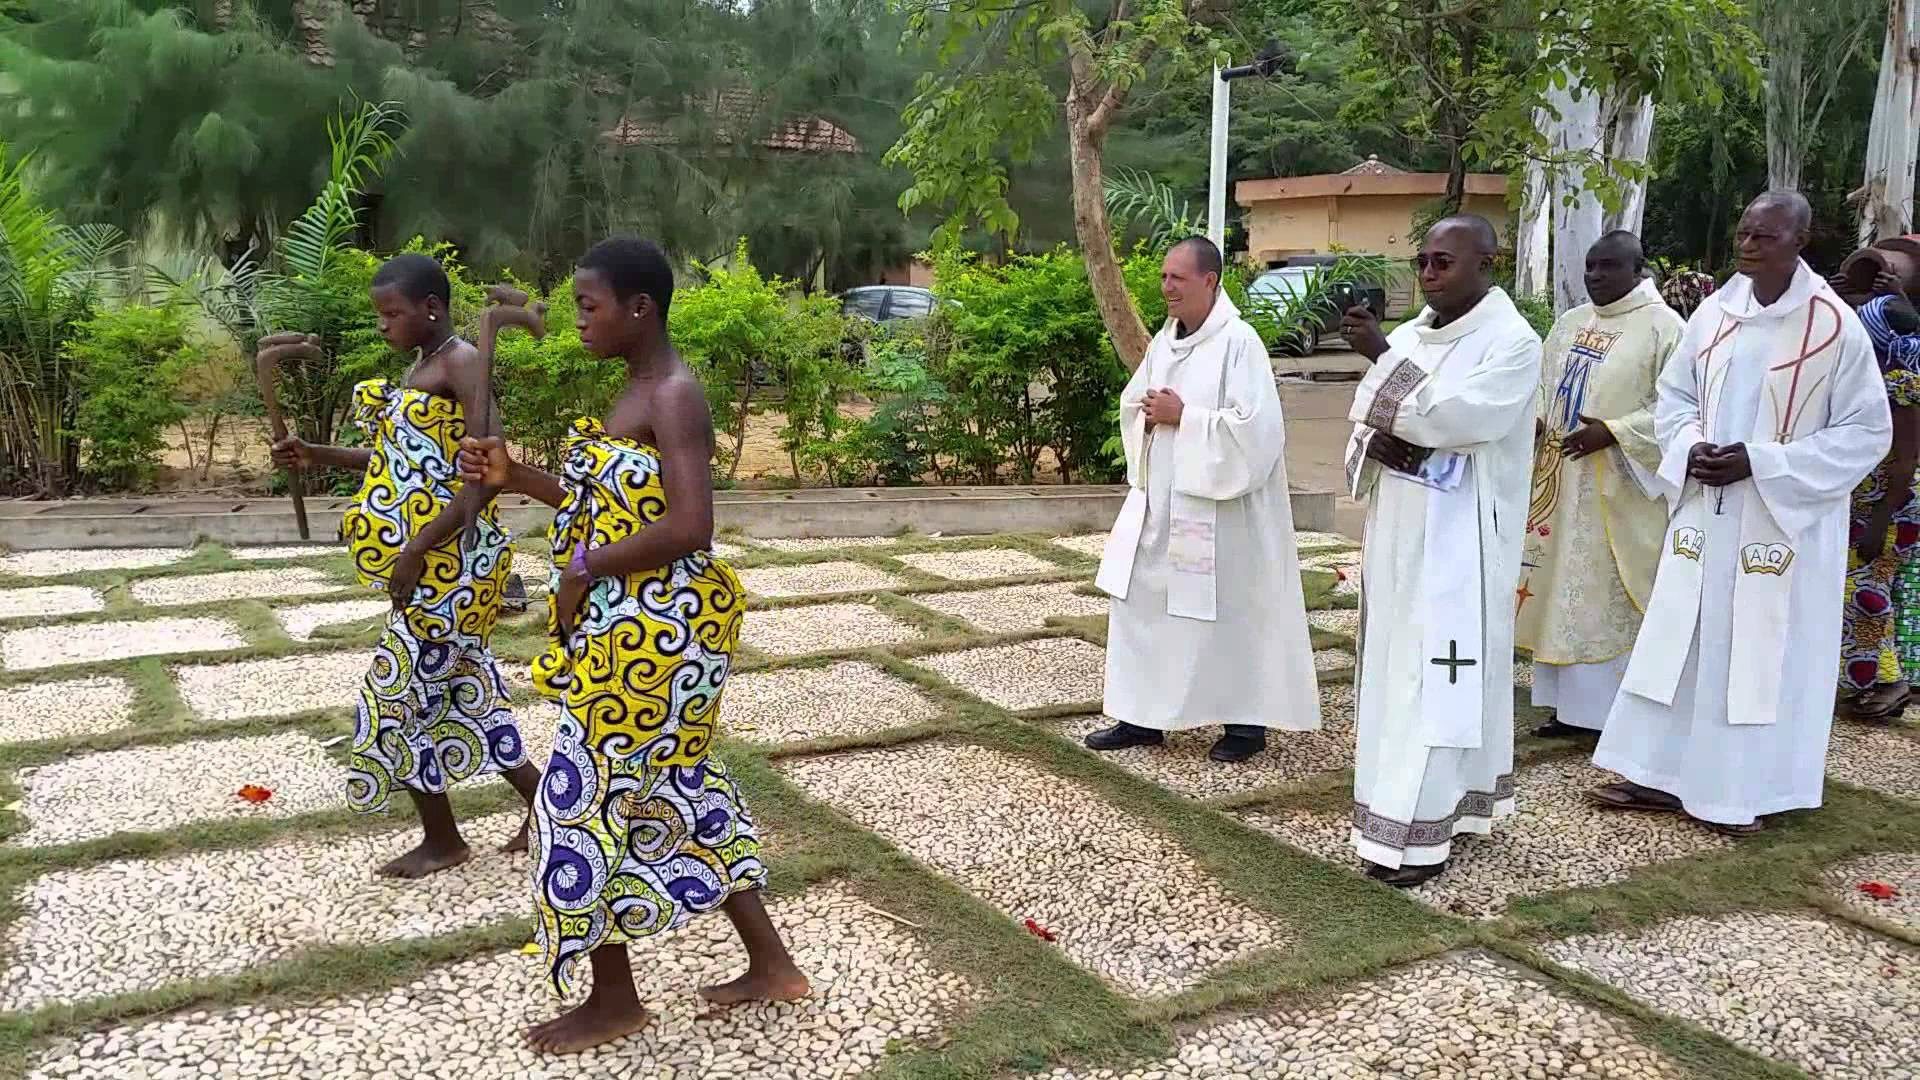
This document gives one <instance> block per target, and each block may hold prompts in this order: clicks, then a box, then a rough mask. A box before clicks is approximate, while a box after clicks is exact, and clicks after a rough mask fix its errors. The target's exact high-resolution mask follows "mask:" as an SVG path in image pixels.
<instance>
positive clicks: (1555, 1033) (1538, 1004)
mask: <svg viewBox="0 0 1920 1080" xmlns="http://www.w3.org/2000/svg"><path fill="white" fill-rule="evenodd" d="M1046 1075H1047V1077H1048V1080H1226V1078H1229V1077H1231V1078H1233V1080H1336V1078H1337V1080H1361V1078H1367V1080H1372V1078H1375V1077H1444V1078H1447V1080H1454V1078H1464V1077H1473V1078H1475V1080H1548V1078H1553V1080H1559V1078H1561V1077H1567V1076H1584V1077H1590V1078H1595V1080H1668V1078H1671V1080H1682V1078H1684V1077H1685V1076H1687V1073H1686V1071H1685V1070H1683V1069H1681V1068H1680V1067H1679V1066H1677V1065H1675V1064H1674V1063H1673V1062H1671V1061H1669V1060H1668V1059H1667V1058H1666V1057H1664V1056H1663V1055H1661V1054H1660V1053H1659V1052H1658V1051H1656V1050H1653V1049H1651V1048H1649V1047H1647V1046H1645V1045H1642V1044H1641V1043H1640V1042H1638V1041H1637V1040H1636V1039H1635V1038H1634V1035H1633V1032H1632V1030H1631V1029H1630V1028H1628V1027H1627V1026H1626V1025H1625V1024H1623V1023H1621V1022H1619V1021H1617V1020H1614V1019H1613V1018H1611V1017H1609V1016H1607V1015H1606V1014H1605V1013H1602V1012H1600V1011H1599V1010H1597V1009H1593V1008H1591V1007H1589V1006H1586V1005H1583V1004H1580V1003H1578V1002H1575V1001H1573V1000H1571V999H1568V998H1565V997H1562V996H1560V995H1559V994H1556V993H1554V992H1552V991H1551V990H1549V989H1547V987H1545V986H1544V985H1542V984H1541V983H1539V982H1537V981H1535V980H1534V979H1531V978H1528V977H1527V976H1525V975H1524V974H1522V973H1520V972H1518V971H1516V970H1515V969H1513V968H1512V967H1510V966H1508V965H1505V964H1502V963H1500V962H1499V961H1497V960H1493V959H1490V958H1488V957H1486V956H1484V955H1480V954H1475V953H1467V954H1457V955H1453V956H1447V957H1442V958H1440V959H1437V960H1429V961H1426V962H1423V963H1420V964H1415V965H1413V966H1411V967H1406V968H1401V969H1398V970H1395V971H1392V972H1389V973H1387V974H1385V975H1382V976H1379V977H1376V978H1373V979H1368V980H1367V981H1365V982H1362V983H1358V984H1356V985H1354V986H1352V987H1350V988H1348V989H1347V990H1345V991H1344V992H1341V993H1339V994H1338V995H1337V996H1331V997H1329V998H1328V999H1326V1000H1324V1001H1322V1002H1319V1003H1316V1004H1313V1005H1309V1006H1306V1007H1304V1008H1298V1009H1283V1010H1280V1011H1277V1012H1272V1013H1267V1014H1264V1015H1256V1016H1248V1017H1242V1018H1238V1019H1234V1020H1229V1021H1227V1022H1225V1023H1221V1024H1214V1025H1212V1026H1209V1027H1206V1028H1203V1029H1201V1030H1199V1031H1195V1032H1193V1033H1191V1034H1189V1035H1187V1036H1185V1037H1184V1038H1182V1039H1180V1040H1179V1044H1178V1046H1177V1048H1176V1049H1175V1051H1174V1054H1173V1056H1171V1057H1168V1058H1164V1059H1161V1060H1159V1061H1155V1062H1152V1063H1149V1064H1146V1065H1140V1066H1135V1067H1132V1068H1126V1069H1072V1068H1065V1069H1055V1070H1054V1071H1053V1072H1051V1073H1048V1074H1046Z"/></svg>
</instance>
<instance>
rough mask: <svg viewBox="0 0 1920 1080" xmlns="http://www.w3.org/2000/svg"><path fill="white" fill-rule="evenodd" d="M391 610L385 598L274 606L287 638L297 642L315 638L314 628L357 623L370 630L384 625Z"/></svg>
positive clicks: (389, 602)
mask: <svg viewBox="0 0 1920 1080" xmlns="http://www.w3.org/2000/svg"><path fill="white" fill-rule="evenodd" d="M392 610H393V604H392V602H391V601H389V600H387V599H385V598H384V597H383V598H381V599H379V600H322V601H320V602H319V603H317V604H294V605H292V606H290V607H280V608H275V609H273V615H274V618H276V619H279V620H280V625H281V626H282V627H284V628H285V629H286V631H287V636H288V637H290V638H292V639H293V640H295V641H312V640H313V635H314V631H316V630H319V629H320V628H321V627H325V626H357V627H364V628H366V629H369V630H371V629H373V628H374V627H376V626H382V625H384V624H385V621H386V619H385V616H386V614H387V613H388V612H390V611H392Z"/></svg>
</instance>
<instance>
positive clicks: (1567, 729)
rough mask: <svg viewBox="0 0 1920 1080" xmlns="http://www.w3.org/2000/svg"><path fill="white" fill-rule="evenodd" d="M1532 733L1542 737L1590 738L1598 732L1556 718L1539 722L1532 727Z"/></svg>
mask: <svg viewBox="0 0 1920 1080" xmlns="http://www.w3.org/2000/svg"><path fill="white" fill-rule="evenodd" d="M1533 733H1534V734H1535V735H1537V736H1539V737H1540V738H1542V739H1579V738H1592V737H1594V736H1596V735H1598V734H1600V733H1599V732H1597V731H1588V730H1587V729H1586V728H1582V727H1574V726H1573V725H1572V724H1563V723H1561V722H1560V721H1559V720H1558V719H1554V720H1549V721H1547V722H1546V723H1544V724H1541V725H1540V726H1539V727H1537V728H1534V729H1533Z"/></svg>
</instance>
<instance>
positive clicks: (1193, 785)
mask: <svg viewBox="0 0 1920 1080" xmlns="http://www.w3.org/2000/svg"><path fill="white" fill-rule="evenodd" d="M1320 720H1321V727H1320V730H1318V731H1281V730H1278V729H1275V730H1272V731H1269V732H1267V749H1266V752H1265V753H1262V754H1258V755H1255V756H1254V757H1252V758H1249V759H1248V760H1246V761H1241V762H1236V763H1234V764H1231V765H1223V764H1221V763H1220V762H1217V761H1211V760H1209V759H1208V758H1207V751H1208V750H1210V749H1212V748H1213V743H1214V740H1216V739H1218V738H1219V737H1220V734H1221V731H1220V728H1218V727H1204V728H1195V729H1193V730H1191V731H1172V732H1168V733H1167V741H1166V744H1165V745H1164V746H1159V747H1134V748H1132V749H1128V750H1113V751H1106V752H1103V753H1101V755H1100V757H1101V759H1102V760H1104V761H1111V762H1113V763H1114V764H1115V765H1118V766H1120V767H1121V768H1123V769H1126V770H1127V771H1128V772H1131V773H1136V774H1138V775H1140V776H1143V777H1145V778H1146V779H1148V780H1151V781H1153V782H1154V783H1156V784H1159V785H1160V786H1161V787H1164V788H1166V789H1168V790H1169V791H1177V792H1179V793H1180V794H1182V795H1186V796H1190V797H1192V798H1196V799H1204V798H1212V797H1215V796H1220V795H1233V794H1238V793H1239V792H1243V791H1252V790H1253V789H1255V788H1263V787H1271V786H1274V785H1276V784H1290V783H1294V782H1297V781H1300V780H1305V779H1308V778H1309V777H1313V776H1317V775H1319V774H1321V773H1327V772H1334V771H1337V770H1340V769H1348V768H1352V767H1353V735H1354V732H1353V687H1352V686H1350V685H1346V684H1340V683H1336V684H1331V685H1328V686H1322V687H1321V688H1320ZM1041 723H1043V724H1052V723H1054V722H1053V721H1041ZM1112 723H1113V721H1112V720H1111V719H1109V718H1107V717H1104V716H1076V717H1071V718H1069V719H1067V720H1066V721H1064V722H1062V723H1060V726H1059V728H1058V730H1059V733H1060V734H1061V735H1062V736H1065V737H1066V738H1069V739H1072V740H1073V741H1074V742H1079V741H1081V740H1082V739H1084V738H1086V736H1087V735H1088V734H1089V733H1091V732H1094V731H1097V730H1099V729H1100V728H1103V727H1106V726H1108V725H1110V724H1112Z"/></svg>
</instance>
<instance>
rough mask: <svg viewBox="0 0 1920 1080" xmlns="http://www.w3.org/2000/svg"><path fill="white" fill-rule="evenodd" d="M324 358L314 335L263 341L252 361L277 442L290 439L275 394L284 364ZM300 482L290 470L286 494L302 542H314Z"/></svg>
mask: <svg viewBox="0 0 1920 1080" xmlns="http://www.w3.org/2000/svg"><path fill="white" fill-rule="evenodd" d="M325 357H326V354H325V353H323V352H321V351H320V339H319V338H318V337H316V336H314V335H312V334H274V335H272V336H270V337H264V338H261V339H260V345H259V352H257V353H255V354H254V358H253V374H254V377H255V378H257V379H258V380H259V381H260V401H261V403H262V404H264V405H265V406H266V407H267V427H268V429H269V430H270V431H271V432H272V434H273V441H274V442H276V443H277V442H280V441H281V440H282V439H285V438H286V437H287V418H286V417H285V416H283V415H281V412H280V398H279V395H277V394H276V393H274V383H275V381H276V376H277V375H278V373H279V367H280V363H281V361H283V360H289V359H299V360H322V359H325ZM300 482H301V481H300V469H299V468H298V467H295V468H293V469H289V470H288V471H287V492H288V494H290V495H292V496H293V520H294V523H295V524H296V525H298V526H299V527H300V539H302V540H311V539H313V534H312V531H311V530H310V529H309V528H308V527H307V500H306V497H305V495H304V494H303V493H302V492H301V491H300Z"/></svg>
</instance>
